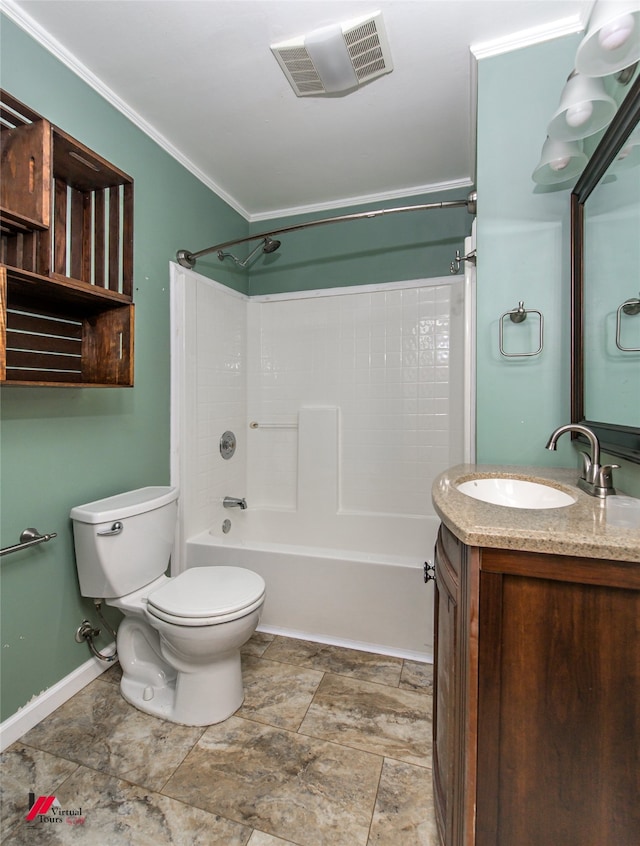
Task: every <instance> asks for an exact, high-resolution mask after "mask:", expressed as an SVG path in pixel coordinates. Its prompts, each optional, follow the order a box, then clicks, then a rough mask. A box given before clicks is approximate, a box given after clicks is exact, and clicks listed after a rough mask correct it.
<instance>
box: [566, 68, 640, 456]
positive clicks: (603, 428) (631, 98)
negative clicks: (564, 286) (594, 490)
mask: <svg viewBox="0 0 640 846" xmlns="http://www.w3.org/2000/svg"><path fill="white" fill-rule="evenodd" d="M639 116H640V77H639V78H638V79H636V81H635V82H634V84H633V86H632V88H631V90H630V91H629V93H628V94H627V96H626V98H625V100H624V101H623V103H622V105H621V106H620V108H619V110H618V112H617V114H616V115H615V117H614V119H613V121H612V122H611V125H610V126H609V128H608V129H607V131H606V133H605V135H604V136H603V138H602V140H601V141H600V143H599V144H598V147H597V148H596V150H595V152H594V153H593V155H592V157H591V159H590V160H589V163H588V164H587V166H586V168H585V169H584V172H583V173H582V176H581V177H580V179H579V180H578V183H577V184H576V187H575V188H574V190H573V192H572V194H571V263H572V273H571V287H572V296H571V306H572V309H571V311H572V334H571V422H572V423H582V424H583V425H585V426H588V427H589V428H590V429H592V430H593V431H594V432H595V433H596V435H597V436H598V439H599V440H600V444H601V447H602V449H603V450H605V451H606V452H609V453H611V454H613V455H616V456H620V457H622V458H626V459H627V460H629V461H634V462H637V463H640V125H639V123H638V119H639Z"/></svg>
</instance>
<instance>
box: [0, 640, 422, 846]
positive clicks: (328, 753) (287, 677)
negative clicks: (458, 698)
mask: <svg viewBox="0 0 640 846" xmlns="http://www.w3.org/2000/svg"><path fill="white" fill-rule="evenodd" d="M431 671H432V667H431V666H430V665H428V664H419V663H416V662H412V661H403V660H402V659H400V658H389V657H386V656H382V655H373V654H370V653H366V652H356V651H354V650H351V649H343V648H339V647H333V646H324V645H322V644H316V643H310V642H307V641H301V640H293V639H291V638H284V637H278V636H273V635H267V634H261V633H256V634H255V635H254V637H253V638H252V639H251V640H250V641H249V643H248V644H247V645H246V647H245V648H244V650H243V672H244V681H245V700H244V703H243V705H242V707H241V708H240V709H239V710H238V711H237V712H236V713H235V714H234V715H233V716H232V717H230V718H229V719H228V720H226V721H225V722H224V723H219V724H218V725H214V726H209V727H208V728H191V727H186V726H179V725H175V724H174V723H168V722H165V721H164V720H160V719H158V718H156V717H151V716H149V715H147V714H143V713H141V712H140V711H137V710H136V709H135V708H133V707H132V706H131V705H128V704H127V703H126V702H125V701H124V700H123V699H122V698H121V696H120V693H119V689H118V683H119V668H118V667H113V668H112V669H111V670H109V671H108V672H106V673H105V674H103V675H102V676H101V677H100V678H99V679H96V680H95V681H93V682H92V683H91V684H89V685H87V687H85V688H84V689H83V690H82V691H80V693H78V694H77V695H76V696H74V697H73V698H72V699H70V700H69V701H68V702H66V703H65V704H64V705H62V706H61V707H60V708H59V709H58V710H57V711H55V712H54V713H53V714H51V715H50V716H49V717H47V718H46V719H44V720H43V721H42V722H41V723H40V724H39V725H37V726H36V727H35V728H33V729H32V730H31V731H29V732H28V733H27V734H26V735H24V737H23V738H21V740H20V741H18V742H17V743H14V744H13V745H12V746H11V747H9V749H7V750H6V752H5V753H4V754H3V755H2V762H1V763H2V771H1V797H2V811H1V817H0V831H1V832H2V841H1V842H2V843H3V844H4V843H6V844H25V846H26V844H29V846H38V844H47V845H48V846H54V844H67V843H81V844H82V846H146V844H149V846H152V845H153V846H183V844H184V846H192V844H193V846H286V844H295V846H437V837H436V829H435V822H434V812H433V798H432V789H431V712H432V696H431V683H432V673H431ZM29 792H32V793H34V794H35V796H36V797H38V796H55V797H56V799H57V801H58V803H59V805H60V807H61V809H63V810H75V811H80V813H79V814H76V815H75V816H72V815H69V816H68V817H66V818H65V819H64V820H63V822H61V823H47V822H42V821H39V820H38V819H36V820H34V821H26V820H25V815H26V813H27V809H28V794H29ZM48 816H51V814H49V815H48ZM81 820H82V822H80V821H81Z"/></svg>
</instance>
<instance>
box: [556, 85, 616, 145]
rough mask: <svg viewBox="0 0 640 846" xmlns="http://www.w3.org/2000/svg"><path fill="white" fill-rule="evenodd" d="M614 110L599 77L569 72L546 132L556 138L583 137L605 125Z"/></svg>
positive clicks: (613, 102)
mask: <svg viewBox="0 0 640 846" xmlns="http://www.w3.org/2000/svg"><path fill="white" fill-rule="evenodd" d="M616 109H617V104H616V101H615V100H614V99H613V97H610V96H609V95H608V94H607V92H606V91H605V88H604V82H603V81H602V80H601V79H596V78H594V77H589V76H583V74H580V73H577V72H576V71H573V72H572V74H571V75H570V76H569V78H568V80H567V83H566V85H565V86H564V88H563V90H562V95H561V97H560V105H559V106H558V109H557V110H556V112H555V114H554V115H553V117H552V118H551V122H550V123H549V126H548V127H547V133H548V135H549V137H550V138H555V139H557V140H558V141H578V140H579V139H581V138H587V137H588V136H589V135H594V134H595V133H596V132H599V131H600V130H601V129H604V128H605V126H608V125H609V123H610V122H611V119H612V118H613V116H614V114H615V113H616Z"/></svg>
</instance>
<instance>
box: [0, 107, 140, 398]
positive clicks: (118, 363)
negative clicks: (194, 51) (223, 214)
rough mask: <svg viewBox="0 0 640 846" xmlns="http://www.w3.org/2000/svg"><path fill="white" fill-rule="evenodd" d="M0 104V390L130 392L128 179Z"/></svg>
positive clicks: (32, 117)
mask: <svg viewBox="0 0 640 846" xmlns="http://www.w3.org/2000/svg"><path fill="white" fill-rule="evenodd" d="M0 95H1V104H0V130H1V131H0V137H1V140H2V180H1V183H0V228H1V241H0V291H1V294H2V304H1V315H0V334H1V338H0V347H1V349H0V382H1V383H3V384H5V385H9V384H10V385H49V386H53V385H61V386H70V385H73V386H88V385H91V386H119V387H130V386H132V385H133V362H134V356H133V343H134V330H133V326H134V306H133V180H132V178H131V177H130V176H128V175H127V174H125V173H123V171H121V170H119V169H118V168H116V167H114V165H112V164H110V163H109V162H107V161H106V160H105V159H103V158H102V157H101V156H99V155H97V154H96V153H95V152H93V151H92V150H90V149H89V148H88V147H85V146H84V145H83V144H80V143H79V142H78V141H76V140H75V139H73V138H72V137H71V136H69V135H67V134H66V133H65V132H63V131H62V130H61V129H59V128H58V127H55V126H53V125H52V124H50V123H49V121H47V120H46V119H45V118H43V117H41V116H40V115H38V114H37V113H36V112H34V111H33V110H31V109H30V108H28V107H27V106H25V105H24V104H22V103H20V102H19V101H18V100H16V99H15V98H14V97H12V96H11V95H10V94H8V93H7V92H4V91H0Z"/></svg>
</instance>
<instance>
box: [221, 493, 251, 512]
mask: <svg viewBox="0 0 640 846" xmlns="http://www.w3.org/2000/svg"><path fill="white" fill-rule="evenodd" d="M222 505H223V506H224V508H239V509H240V510H241V511H244V510H245V509H246V507H247V500H246V499H245V498H244V497H242V499H240V498H239V497H237V496H225V498H224V499H223V500H222Z"/></svg>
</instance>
